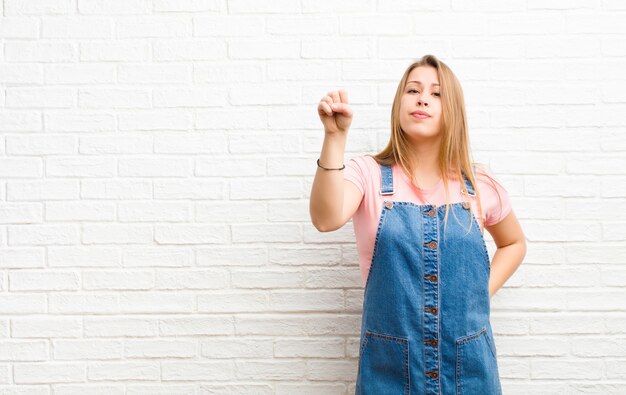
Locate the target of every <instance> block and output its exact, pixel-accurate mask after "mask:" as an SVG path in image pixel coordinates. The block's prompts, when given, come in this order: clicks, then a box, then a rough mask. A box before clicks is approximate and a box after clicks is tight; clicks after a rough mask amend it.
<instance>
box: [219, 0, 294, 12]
mask: <svg viewBox="0 0 626 395" xmlns="http://www.w3.org/2000/svg"><path fill="white" fill-rule="evenodd" d="M300 10H301V8H300V3H299V2H293V1H289V0H276V1H273V2H271V3H259V2H250V1H246V0H229V1H228V12H229V13H233V14H250V13H253V14H292V13H296V14H297V13H299V12H300Z"/></svg>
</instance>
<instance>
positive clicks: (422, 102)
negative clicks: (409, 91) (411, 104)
mask: <svg viewBox="0 0 626 395" xmlns="http://www.w3.org/2000/svg"><path fill="white" fill-rule="evenodd" d="M417 104H418V105H419V106H421V105H423V106H428V102H427V101H426V99H425V98H424V97H423V96H422V95H420V96H419V97H418V98H417Z"/></svg>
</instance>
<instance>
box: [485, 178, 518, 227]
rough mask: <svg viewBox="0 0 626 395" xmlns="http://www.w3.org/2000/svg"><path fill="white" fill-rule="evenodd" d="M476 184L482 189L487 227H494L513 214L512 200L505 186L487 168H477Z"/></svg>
mask: <svg viewBox="0 0 626 395" xmlns="http://www.w3.org/2000/svg"><path fill="white" fill-rule="evenodd" d="M476 178H477V180H476V182H477V183H478V185H479V187H480V194H481V199H480V201H481V203H482V205H483V211H484V216H485V226H493V225H495V224H497V223H498V222H500V221H502V220H503V219H504V218H505V217H506V216H507V215H509V213H510V212H511V209H512V207H511V199H510V197H509V193H508V192H507V190H506V189H505V188H504V186H503V185H502V184H501V183H500V182H499V181H498V180H497V179H496V177H495V176H494V175H493V172H491V171H490V170H489V169H488V168H486V167H485V166H479V167H477V171H476Z"/></svg>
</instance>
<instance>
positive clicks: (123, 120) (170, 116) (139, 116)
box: [118, 110, 191, 131]
mask: <svg viewBox="0 0 626 395" xmlns="http://www.w3.org/2000/svg"><path fill="white" fill-rule="evenodd" d="M118 128H119V129H120V130H131V131H137V130H156V131H162V130H188V129H190V128H191V116H190V115H189V114H187V113H185V112H181V111H173V110H135V111H134V112H124V113H120V114H119V115H118Z"/></svg>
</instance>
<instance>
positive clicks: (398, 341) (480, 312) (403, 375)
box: [356, 165, 502, 395]
mask: <svg viewBox="0 0 626 395" xmlns="http://www.w3.org/2000/svg"><path fill="white" fill-rule="evenodd" d="M381 172H382V182H381V194H382V195H386V196H390V195H392V194H393V173H392V168H391V167H390V166H386V165H381ZM463 178H464V181H465V186H466V188H467V191H464V193H465V194H467V195H469V196H470V198H473V199H474V198H476V194H475V193H474V189H473V188H472V185H471V183H470V182H469V180H468V179H467V178H466V177H465V176H464V177H463ZM390 199H391V198H390ZM444 214H445V205H442V206H439V207H436V206H433V205H429V204H426V205H420V204H417V203H413V202H408V201H393V200H385V201H384V203H383V208H382V211H381V215H380V220H379V223H378V230H377V232H376V238H375V243H374V253H373V257H372V262H371V266H370V269H369V274H368V277H367V281H366V284H365V294H364V300H363V317H362V323H361V339H360V348H359V364H358V373H357V382H356V395H409V394H413V395H418V394H419V395H422V394H425V395H438V394H442V395H448V394H450V395H452V394H454V395H462V394H464V395H500V394H501V393H502V389H501V385H500V376H499V373H498V365H497V357H496V356H497V353H496V347H495V343H494V339H493V333H492V331H491V325H490V322H489V312H490V301H489V272H490V270H491V269H490V265H491V263H490V261H489V255H488V253H487V247H486V245H485V240H484V238H483V234H482V232H481V230H480V227H479V225H478V222H477V220H476V218H475V217H474V215H473V214H472V212H471V207H470V205H469V203H467V202H459V203H453V204H451V205H450V207H449V213H448V219H447V225H446V228H445V234H444V227H443V219H444ZM470 222H471V223H472V225H471V231H469V233H468V228H469V224H470Z"/></svg>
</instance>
